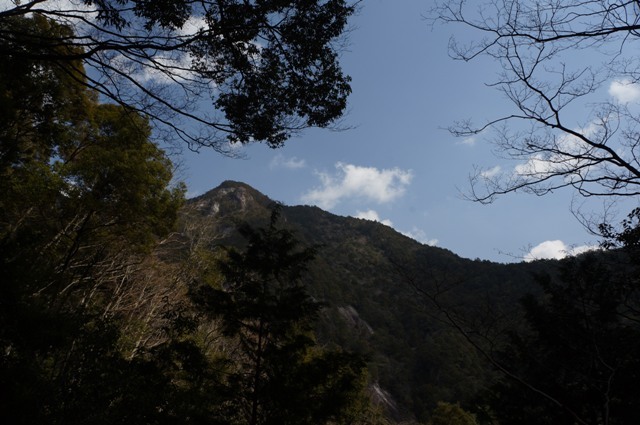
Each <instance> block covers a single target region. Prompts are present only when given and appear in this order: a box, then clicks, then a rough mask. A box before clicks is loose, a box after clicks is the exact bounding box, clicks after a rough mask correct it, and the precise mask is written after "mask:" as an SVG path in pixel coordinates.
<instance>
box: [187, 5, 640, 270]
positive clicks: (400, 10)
mask: <svg viewBox="0 0 640 425" xmlns="http://www.w3.org/2000/svg"><path fill="white" fill-rule="evenodd" d="M428 7H429V2H425V1H418V0H403V1H402V2H390V1H385V0H367V1H366V2H363V5H362V8H361V10H360V11H359V13H358V15H357V16H355V17H354V19H352V23H351V26H352V30H351V32H350V34H349V46H348V48H347V50H346V51H344V52H343V53H342V58H341V63H342V65H343V68H344V70H345V72H346V73H348V74H349V75H351V77H352V79H353V81H352V88H353V93H352V95H351V97H350V101H349V111H348V113H347V115H346V116H345V118H344V119H343V122H342V125H343V127H346V128H348V129H346V130H343V131H331V130H322V129H310V130H308V131H305V132H304V133H303V134H301V135H300V136H299V137H295V138H293V139H291V140H289V141H288V142H287V143H286V144H285V146H284V147H283V148H279V149H276V150H273V149H270V148H268V147H267V146H265V145H252V146H249V147H247V148H245V149H243V151H242V152H243V154H244V156H245V158H244V159H234V158H227V157H223V156H221V155H219V154H217V153H215V152H207V151H202V152H200V153H199V154H195V153H191V152H187V153H185V155H184V157H183V160H184V165H185V168H184V169H183V172H182V174H181V176H182V177H183V178H184V180H185V181H186V183H187V185H188V195H189V196H190V197H192V196H197V195H200V194H202V193H204V192H206V191H207V190H210V189H212V188H214V187H216V186H217V185H219V184H220V183H221V182H222V181H224V180H236V181H242V182H245V183H247V184H249V185H251V186H252V187H254V188H256V189H257V190H259V191H260V192H262V193H264V194H265V195H267V196H268V197H270V198H272V199H274V200H277V201H280V202H283V203H284V204H286V205H300V204H305V205H317V206H318V207H320V208H322V209H324V210H327V211H330V212H332V213H334V214H338V215H342V216H352V217H360V218H366V219H369V220H376V221H379V222H381V223H383V224H385V225H388V226H391V227H393V228H394V229H396V230H397V231H399V232H401V233H403V234H405V235H407V236H410V237H412V238H414V239H416V240H417V241H419V242H421V243H425V244H429V245H434V246H437V247H441V248H445V249H448V250H451V251H453V252H454V253H456V254H458V255H460V256H461V257H465V258H471V259H477V258H479V259H483V260H491V261H496V262H514V261H522V260H531V259H534V258H560V257H562V256H564V255H565V254H566V253H569V252H581V251H583V250H584V249H585V247H587V246H594V245H597V243H598V239H597V238H596V237H595V236H593V235H591V234H590V233H589V232H588V231H587V230H586V229H585V228H584V227H583V225H582V224H580V222H579V221H578V220H577V219H576V217H575V216H574V214H573V213H572V203H574V202H575V201H576V199H574V196H573V193H572V192H571V191H569V190H566V191H558V192H557V193H553V194H551V195H547V196H544V197H536V196H533V195H527V194H509V195H505V196H503V197H501V198H498V199H497V200H496V201H495V202H494V203H493V204H490V205H481V204H478V203H474V202H471V201H468V200H465V199H464V196H463V194H464V193H465V192H466V191H467V190H468V189H469V183H468V177H469V175H470V174H471V173H472V172H473V170H474V167H476V166H481V167H484V168H486V169H487V170H498V168H496V167H504V166H505V165H504V164H501V163H500V162H499V160H498V158H497V157H496V155H495V153H494V152H493V151H492V146H491V144H490V143H489V141H488V140H485V139H484V138H483V137H482V136H478V137H475V138H468V139H459V138H455V137H453V136H452V135H450V134H449V132H448V131H446V127H448V126H450V125H451V124H453V123H454V122H455V121H456V120H461V119H466V118H473V119H474V121H475V122H482V121H483V120H487V119H490V118H493V117H496V116H499V115H500V113H504V112H505V111H509V110H510V109H509V108H510V104H509V103H508V102H507V100H506V99H504V98H503V97H502V95H501V94H500V93H499V92H497V91H496V90H495V89H493V88H491V87H488V86H487V85H486V83H488V82H490V81H491V80H492V79H495V76H496V75H497V73H498V71H499V69H498V66H497V64H496V63H492V62H491V61H488V60H484V59H481V60H477V61H473V62H469V63H464V62H459V61H454V60H452V59H451V58H450V57H449V55H448V50H447V46H448V40H449V38H450V37H451V36H452V35H459V34H456V31H460V28H456V27H454V26H451V25H449V26H444V25H436V26H435V27H432V26H431V25H430V24H429V23H428V22H427V21H426V20H425V19H424V16H425V14H426V13H427V12H428ZM605 95H609V96H615V97H617V98H619V99H620V100H622V101H632V100H637V99H638V98H639V97H640V92H639V91H638V90H637V89H636V88H635V87H629V86H626V85H624V84H622V83H621V82H612V83H611V84H610V86H609V88H608V93H606V94H605ZM587 112H588V111H585V114H586V113H587ZM517 165H518V164H511V165H510V166H517ZM577 201H578V202H580V200H577ZM587 208H588V209H589V212H595V213H597V211H598V208H602V206H601V205H600V204H599V203H597V202H596V203H593V204H591V205H589V206H588V207H587Z"/></svg>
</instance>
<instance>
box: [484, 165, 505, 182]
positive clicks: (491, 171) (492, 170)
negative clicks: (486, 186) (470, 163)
mask: <svg viewBox="0 0 640 425" xmlns="http://www.w3.org/2000/svg"><path fill="white" fill-rule="evenodd" d="M501 170H502V168H500V166H499V165H496V166H495V167H493V168H489V169H488V170H484V171H482V172H481V173H480V176H482V177H484V178H485V179H490V178H492V177H495V176H497V175H498V174H499V173H500V171H501Z"/></svg>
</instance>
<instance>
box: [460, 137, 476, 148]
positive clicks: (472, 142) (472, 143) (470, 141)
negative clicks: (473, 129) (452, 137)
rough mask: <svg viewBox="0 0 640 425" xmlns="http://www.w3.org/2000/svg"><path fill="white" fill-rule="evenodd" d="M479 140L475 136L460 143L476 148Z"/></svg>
mask: <svg viewBox="0 0 640 425" xmlns="http://www.w3.org/2000/svg"><path fill="white" fill-rule="evenodd" d="M477 141H478V139H477V138H476V137H475V136H470V137H465V138H464V139H462V140H461V141H459V142H458V143H459V144H461V145H465V146H475V144H476V142H477Z"/></svg>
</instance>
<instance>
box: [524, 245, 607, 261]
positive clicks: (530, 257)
mask: <svg viewBox="0 0 640 425" xmlns="http://www.w3.org/2000/svg"><path fill="white" fill-rule="evenodd" d="M596 249H599V248H598V247H597V246H593V245H580V246H575V247H568V246H567V245H566V244H565V243H564V242H562V241H561V240H554V241H544V242H542V243H540V244H538V245H536V246H534V247H533V248H531V250H530V251H529V252H528V253H527V254H526V255H525V256H524V261H527V262H530V261H535V260H543V259H555V260H560V259H562V258H565V257H571V256H574V255H579V254H582V253H584V252H587V251H593V250H596Z"/></svg>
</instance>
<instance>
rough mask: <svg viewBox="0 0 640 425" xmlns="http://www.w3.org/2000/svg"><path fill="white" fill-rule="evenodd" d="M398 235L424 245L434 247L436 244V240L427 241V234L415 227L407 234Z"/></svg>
mask: <svg viewBox="0 0 640 425" xmlns="http://www.w3.org/2000/svg"><path fill="white" fill-rule="evenodd" d="M400 233H402V234H403V235H405V236H407V237H409V238H411V239H413V240H416V241H418V242H420V243H422V244H425V245H430V246H436V245H437V244H438V240H437V239H429V238H428V237H427V234H426V233H425V232H424V230H422V229H418V228H417V227H415V226H414V227H413V229H411V231H409V232H400Z"/></svg>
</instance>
